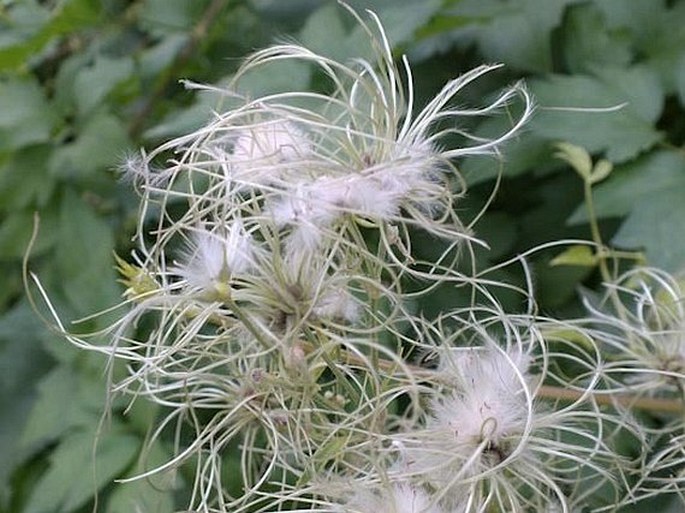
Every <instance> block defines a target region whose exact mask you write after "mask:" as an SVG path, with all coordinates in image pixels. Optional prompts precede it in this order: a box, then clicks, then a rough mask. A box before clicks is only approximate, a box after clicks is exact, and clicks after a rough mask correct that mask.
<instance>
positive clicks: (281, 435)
mask: <svg viewBox="0 0 685 513" xmlns="http://www.w3.org/2000/svg"><path fill="white" fill-rule="evenodd" d="M347 10H348V11H349V14H350V16H352V17H353V18H354V19H355V20H356V22H357V23H359V24H360V26H361V27H362V29H363V31H364V33H365V34H366V36H367V37H368V39H369V43H370V48H371V49H372V55H373V56H374V57H373V58H372V59H370V60H364V59H357V60H354V61H351V62H349V63H347V62H345V63H344V62H338V61H336V60H333V59H331V58H329V57H326V56H323V55H319V54H316V53H313V52H312V51H310V50H308V49H307V48H304V47H301V46H298V45H295V44H283V45H278V46H274V47H271V48H268V49H265V50H262V51H258V52H256V53H255V54H254V55H252V56H251V57H249V58H248V59H247V60H246V61H245V63H244V64H243V66H242V67H241V68H240V70H239V71H238V72H237V73H236V75H235V78H234V80H233V82H232V83H231V84H230V85H229V86H228V87H227V88H226V89H217V88H212V87H209V86H200V85H197V84H189V85H190V86H191V87H193V88H203V89H207V90H209V91H211V92H213V93H215V94H217V95H218V96H220V99H221V101H222V104H223V105H228V107H225V108H224V109H222V110H218V111H217V112H216V113H215V114H214V116H213V118H212V119H211V120H209V121H208V123H207V124H206V125H205V126H202V127H201V128H199V129H197V130H196V131H194V132H192V133H189V134H187V135H184V136H182V137H179V138H177V139H175V140H172V141H169V142H167V143H165V144H162V145H161V146H159V147H158V148H156V149H154V150H152V151H151V152H149V153H142V154H141V155H139V156H135V157H129V158H128V159H126V161H125V162H124V164H123V165H122V171H123V172H124V174H125V175H126V177H127V178H128V179H129V180H130V182H131V183H132V184H133V186H134V187H136V189H137V190H138V191H139V193H140V195H141V208H140V218H139V226H138V232H137V234H136V238H135V241H136V249H135V251H134V252H133V254H132V261H131V262H128V261H126V260H124V259H120V260H119V261H118V265H119V270H120V272H121V274H122V279H123V281H124V282H125V284H126V286H127V290H126V293H125V301H124V302H123V303H122V305H121V309H120V310H119V311H120V312H122V313H121V314H120V315H119V317H118V320H117V321H116V322H114V323H113V325H112V326H111V327H110V328H109V330H108V331H107V333H106V335H107V338H108V343H107V344H105V345H102V344H100V345H98V344H95V343H93V342H92V341H90V340H89V339H88V338H87V337H83V336H80V337H77V336H75V335H69V334H67V337H68V338H69V340H71V341H72V342H73V343H74V344H76V345H78V346H79V347H82V348H84V349H90V350H94V351H98V352H102V353H105V354H108V355H109V356H110V357H111V361H112V362H117V361H121V362H123V363H124V364H125V368H126V371H127V372H126V373H125V375H123V377H121V375H122V374H121V373H113V375H117V376H120V379H118V380H116V381H113V382H112V383H111V391H112V393H116V394H123V395H127V396H129V397H130V398H131V400H136V401H138V400H140V401H142V400H148V401H152V402H154V403H157V404H159V405H160V406H161V411H162V414H161V416H160V417H159V418H158V419H156V421H155V424H154V426H153V427H152V428H151V432H150V435H149V436H148V444H150V446H152V444H153V443H155V442H156V441H158V440H172V441H173V444H174V454H173V456H172V457H171V458H169V459H168V461H166V462H165V463H163V464H161V465H159V466H157V467H154V468H150V469H149V471H148V472H146V473H145V474H143V475H141V476H140V478H144V477H147V476H148V475H151V474H154V473H164V472H174V471H175V470H176V469H178V468H179V467H181V466H182V465H185V464H189V465H190V466H192V468H194V469H195V478H194V480H193V483H192V493H191V495H190V497H189V504H187V505H186V506H185V508H186V510H187V511H197V512H203V513H210V512H212V513H218V512H222V513H223V512H248V511H249V512H275V511H316V512H331V513H332V512H335V513H369V512H374V513H475V512H483V513H485V512H488V513H493V512H501V513H504V512H514V511H515V512H553V511H554V512H556V511H562V512H572V511H581V510H582V511H589V510H594V511H609V510H613V509H617V508H619V507H620V506H622V505H624V504H628V503H631V502H636V501H639V500H641V499H642V498H645V497H649V496H651V495H654V494H655V492H654V490H655V489H658V488H659V487H662V488H664V487H666V486H669V487H670V488H669V490H670V491H672V492H674V493H675V492H678V491H681V489H682V488H684V487H683V486H682V485H681V483H683V484H685V479H683V478H682V477H680V476H681V475H682V474H681V472H682V468H683V464H685V458H684V457H683V455H682V449H681V448H680V447H681V445H678V444H679V443H680V442H679V441H680V440H682V439H683V437H684V436H685V435H683V434H682V418H681V419H679V421H678V422H673V423H670V424H668V428H663V429H659V430H657V429H654V430H652V431H649V430H646V429H643V428H642V427H641V426H640V425H639V422H638V420H637V419H636V417H635V416H634V415H632V413H631V411H632V410H631V408H628V407H626V402H625V401H622V400H620V399H617V398H616V397H618V396H619V395H621V394H624V393H625V392H627V391H634V392H639V394H638V395H637V396H634V397H637V399H636V400H642V399H647V400H649V399H654V398H658V397H661V396H662V395H663V394H669V395H670V397H677V398H681V399H682V395H683V386H682V383H683V378H684V377H685V376H684V373H685V363H684V362H685V360H684V358H685V350H684V349H683V342H684V341H685V336H684V335H683V330H684V329H685V313H684V312H685V310H684V307H683V301H682V298H683V295H684V294H683V290H682V288H681V284H680V282H678V281H676V280H675V278H673V277H670V276H668V275H666V274H665V273H662V272H660V271H655V270H647V271H645V270H642V271H635V272H632V273H629V274H627V275H625V276H622V277H621V278H619V279H618V280H617V281H616V282H615V283H613V284H608V288H607V295H613V297H615V298H619V301H618V302H616V301H614V304H617V303H618V304H620V305H621V308H622V309H621V311H616V310H615V309H613V310H612V309H610V308H606V307H605V305H608V304H610V302H608V301H604V302H601V301H600V302H595V303H592V304H591V303H590V302H588V315H587V316H586V317H583V318H582V319H578V320H564V321H561V320H556V319H552V318H547V317H543V316H541V315H539V314H538V313H537V312H536V309H535V305H534V301H533V299H532V291H531V290H524V291H523V294H524V296H525V298H524V299H525V300H526V301H525V302H526V304H528V305H529V307H528V308H527V309H526V312H525V313H520V312H519V313H516V314H513V313H512V314H509V313H507V312H504V311H503V309H502V308H501V307H500V306H499V305H498V303H497V302H496V301H495V300H494V299H492V298H493V295H492V294H491V293H490V292H489V290H488V288H489V287H490V285H491V281H490V280H487V279H485V278H481V277H483V276H485V275H486V274H484V273H480V274H478V273H473V272H470V273H467V272H465V271H464V269H468V268H470V267H469V266H470V264H469V265H466V266H463V265H460V264H461V262H462V260H463V259H465V258H467V257H468V255H469V254H470V253H471V252H470V248H471V246H472V245H473V244H478V243H480V241H478V240H477V239H476V236H475V235H474V233H473V227H472V226H470V225H468V223H465V222H463V221H462V220H461V219H460V218H459V216H458V215H457V212H459V201H460V199H461V197H462V196H463V194H464V193H465V182H464V179H463V178H462V176H461V175H460V173H459V170H458V167H457V165H458V163H459V158H461V157H464V156H473V155H488V154H490V155H492V154H497V153H498V151H499V149H500V148H501V146H502V145H503V144H504V143H505V142H506V141H507V140H509V139H510V138H512V137H514V136H518V134H519V132H520V129H521V127H522V126H523V125H524V124H525V123H526V122H527V121H528V119H529V118H530V116H531V115H532V112H533V102H532V100H531V98H530V96H529V94H528V92H527V90H526V88H525V87H524V85H523V84H521V83H517V84H514V85H513V86H511V87H510V88H507V89H505V90H504V91H503V92H501V93H500V94H499V95H498V96H495V97H494V98H493V99H491V101H490V103H489V104H487V105H484V106H477V107H473V108H468V107H463V106H459V107H458V106H457V105H462V104H463V103H464V100H463V98H461V97H460V96H461V95H460V93H461V92H462V91H463V90H464V89H465V88H467V87H468V86H469V84H471V83H472V82H474V81H476V80H478V79H479V78H481V77H482V76H483V75H486V74H488V73H493V72H496V69H497V68H498V66H496V65H490V66H480V67H478V68H476V69H474V70H471V71H469V72H467V73H464V74H463V75H461V76H459V77H457V78H455V79H453V80H451V81H449V82H448V83H447V84H446V85H445V86H444V87H443V89H442V90H441V91H439V92H438V93H437V95H436V96H435V97H434V98H432V99H430V100H428V101H427V102H426V103H425V104H424V105H422V106H419V105H418V104H417V101H416V99H415V96H414V89H413V78H412V70H411V67H410V64H409V62H408V60H407V58H406V57H401V58H400V59H399V61H398V60H396V59H395V56H394V55H393V53H392V50H391V45H390V43H389V41H388V40H387V38H386V35H385V32H384V29H383V26H382V24H381V23H380V21H379V19H378V18H377V17H376V16H375V15H374V14H373V13H369V14H368V18H363V17H362V16H360V15H359V14H357V13H356V12H355V11H353V10H352V9H349V8H347ZM284 62H297V63H300V64H302V65H304V66H308V67H309V68H311V69H313V70H314V71H315V73H316V74H317V76H321V77H322V80H323V81H324V82H326V85H325V87H324V89H325V90H326V93H321V92H312V91H297V90H292V91H290V90H285V91H279V92H274V93H268V94H262V95H257V96H251V93H250V92H249V91H248V92H245V91H244V87H243V83H244V82H246V81H248V80H247V79H248V78H249V77H250V75H251V74H252V73H255V72H264V71H265V70H267V71H268V70H269V69H271V67H272V66H274V65H281V64H283V63H284ZM398 62H399V64H398ZM496 115H507V119H508V120H509V125H508V127H507V128H506V129H505V130H504V131H503V132H502V133H501V134H500V135H499V136H498V137H495V138H493V139H483V138H481V137H477V136H474V135H471V134H470V133H469V132H468V130H467V127H468V126H469V120H470V119H471V118H474V117H478V116H496ZM417 237H420V238H421V240H431V241H433V243H434V245H435V247H436V248H440V249H438V250H437V251H433V252H425V251H423V252H422V251H417V248H415V247H414V244H413V243H412V242H413V241H415V240H417ZM425 254H431V255H433V256H431V257H426V256H425ZM419 255H424V256H419ZM524 267H525V266H524ZM526 269H527V267H526ZM438 288H439V289H440V290H441V291H446V292H447V293H450V291H453V293H455V294H456V293H457V292H460V293H461V294H462V295H463V291H464V290H468V291H471V292H470V293H471V296H472V297H473V301H472V304H471V306H469V307H467V308H460V309H456V310H450V311H447V310H446V311H443V312H441V313H440V314H439V315H437V316H436V317H433V318H427V316H425V315H423V314H422V313H421V312H420V310H419V309H418V307H417V300H419V299H421V298H422V297H423V296H425V295H428V294H431V293H432V292H433V291H434V290H436V289H438ZM626 440H633V441H635V445H637V446H640V447H645V448H646V449H645V451H644V453H643V454H642V455H639V456H636V455H635V454H624V453H622V452H621V450H620V449H619V448H620V447H621V444H620V443H618V442H622V443H623V446H625V443H626ZM652 440H655V441H652ZM650 444H654V445H650ZM236 455H237V456H236ZM664 469H666V470H667V471H668V474H669V475H670V476H673V475H676V476H677V477H672V478H670V481H668V479H666V478H664V477H663V471H664ZM666 481H667V482H668V485H666V484H664V483H665V482H666Z"/></svg>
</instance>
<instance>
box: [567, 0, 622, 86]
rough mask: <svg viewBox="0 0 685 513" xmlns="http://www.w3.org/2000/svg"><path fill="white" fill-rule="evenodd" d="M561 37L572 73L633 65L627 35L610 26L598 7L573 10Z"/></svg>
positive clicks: (571, 7) (572, 8) (584, 4)
mask: <svg viewBox="0 0 685 513" xmlns="http://www.w3.org/2000/svg"><path fill="white" fill-rule="evenodd" d="M562 33H563V44H562V45H561V48H562V50H563V54H564V61H565V64H566V68H567V69H568V70H569V71H570V72H576V73H578V72H580V73H583V72H590V71H592V70H594V69H597V68H600V67H603V66H606V65H609V66H612V67H616V66H626V65H628V64H629V63H630V62H631V59H632V51H631V46H630V39H628V38H627V37H626V34H625V31H621V30H618V29H615V30H611V29H610V28H609V27H608V26H607V21H606V19H605V15H604V13H603V12H602V11H601V9H600V7H599V6H598V5H596V4H592V3H582V4H579V5H573V6H570V7H569V8H568V11H567V15H566V20H565V23H564V26H563V31H562Z"/></svg>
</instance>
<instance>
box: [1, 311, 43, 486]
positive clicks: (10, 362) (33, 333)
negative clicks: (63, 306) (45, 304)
mask: <svg viewBox="0 0 685 513" xmlns="http://www.w3.org/2000/svg"><path fill="white" fill-rule="evenodd" d="M44 331H45V328H44V326H43V325H42V324H41V323H40V322H39V321H37V319H36V314H35V313H34V312H33V310H32V309H31V307H30V306H29V304H28V303H27V302H21V303H19V304H17V305H16V306H14V307H13V308H12V309H11V310H9V311H6V312H4V313H3V315H2V316H0V412H2V414H1V415H0V454H2V458H0V490H2V489H3V488H4V487H5V485H6V482H7V480H8V478H9V476H10V474H11V472H12V471H13V470H14V467H15V466H16V465H17V464H18V463H19V462H20V461H21V460H22V459H24V458H25V457H26V451H24V450H23V448H22V447H20V446H19V444H18V443H17V440H19V438H20V436H21V433H22V431H23V429H24V426H25V424H26V420H27V418H28V417H29V413H30V411H31V408H32V405H33V404H34V400H35V395H36V394H35V384H36V383H37V382H38V380H39V379H40V377H41V376H42V375H44V374H45V373H46V372H47V371H48V369H49V368H50V365H51V364H52V360H51V358H50V357H49V356H48V355H46V354H45V352H44V351H42V349H41V346H40V344H39V343H38V341H39V338H40V336H41V335H42V334H43V333H44Z"/></svg>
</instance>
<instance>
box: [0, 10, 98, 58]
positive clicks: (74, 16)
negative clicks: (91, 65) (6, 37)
mask: <svg viewBox="0 0 685 513" xmlns="http://www.w3.org/2000/svg"><path fill="white" fill-rule="evenodd" d="M58 5H59V7H58V8H56V9H54V10H53V11H52V12H51V14H50V20H49V21H47V22H45V19H44V18H43V19H41V20H40V25H41V26H40V30H38V31H35V30H33V31H31V35H30V36H28V37H24V38H21V39H19V40H18V42H17V44H15V45H11V46H6V47H4V48H2V49H0V70H7V69H12V68H19V67H22V66H25V65H26V63H27V61H28V60H29V59H30V58H31V57H32V56H35V55H36V54H37V53H38V52H39V51H40V50H42V49H43V47H45V46H46V45H47V44H48V43H49V42H50V41H51V40H52V39H53V38H56V37H58V36H60V35H62V34H68V33H70V32H76V31H78V30H79V29H82V28H84V27H87V26H88V25H90V24H91V23H93V22H95V21H96V20H97V19H98V17H99V14H100V10H99V3H98V2H97V1H96V0H64V1H63V2H59V4H58ZM13 10H14V9H12V11H13Z"/></svg>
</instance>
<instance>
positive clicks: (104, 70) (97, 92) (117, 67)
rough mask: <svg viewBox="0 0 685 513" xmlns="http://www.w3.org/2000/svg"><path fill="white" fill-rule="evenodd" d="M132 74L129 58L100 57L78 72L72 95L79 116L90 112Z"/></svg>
mask: <svg viewBox="0 0 685 513" xmlns="http://www.w3.org/2000/svg"><path fill="white" fill-rule="evenodd" d="M132 73H133V60H132V59H131V58H130V57H122V58H116V59H115V58H110V57H106V56H100V57H98V58H97V59H96V61H95V62H94V63H93V65H92V66H90V67H87V68H84V69H82V70H81V71H79V73H78V75H77V76H76V78H75V80H74V95H75V97H76V100H77V103H76V105H77V108H78V111H79V113H80V114H81V115H84V114H86V113H88V112H90V111H91V110H92V109H93V108H94V107H96V106H97V105H98V104H99V103H100V102H101V101H102V99H103V98H104V97H105V96H106V95H107V94H108V93H109V92H110V91H112V90H113V89H114V88H115V87H116V86H117V85H118V84H119V83H121V82H122V81H124V80H126V79H128V78H129V77H130V76H131V74H132Z"/></svg>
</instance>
